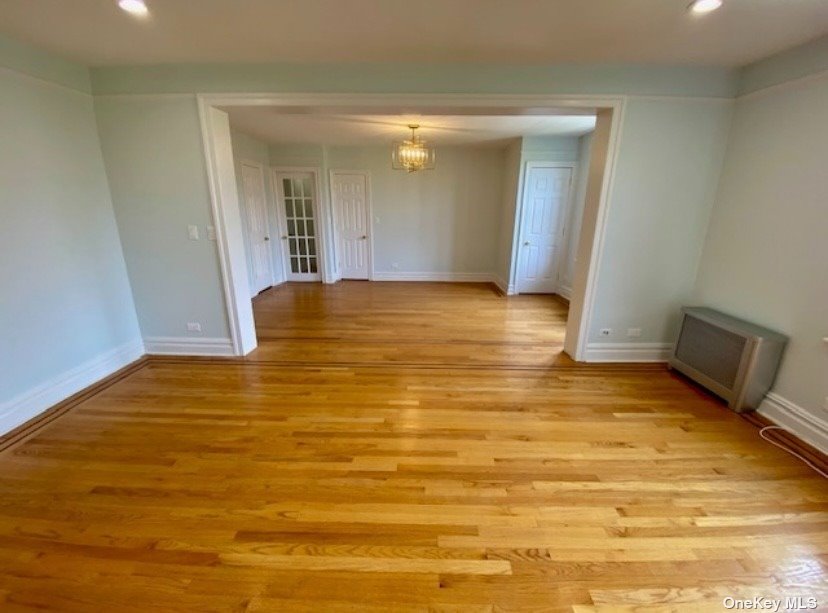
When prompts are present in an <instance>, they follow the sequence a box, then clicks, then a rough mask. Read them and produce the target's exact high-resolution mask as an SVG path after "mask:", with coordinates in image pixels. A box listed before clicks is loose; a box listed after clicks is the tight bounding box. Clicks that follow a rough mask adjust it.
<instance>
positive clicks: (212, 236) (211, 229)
mask: <svg viewBox="0 0 828 613" xmlns="http://www.w3.org/2000/svg"><path fill="white" fill-rule="evenodd" d="M207 240H208V241H214V240H216V227H215V226H207Z"/></svg>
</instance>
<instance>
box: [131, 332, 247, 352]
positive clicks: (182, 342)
mask: <svg viewBox="0 0 828 613" xmlns="http://www.w3.org/2000/svg"><path fill="white" fill-rule="evenodd" d="M144 346H145V347H146V351H147V354H149V355H196V356H198V355H206V356H232V355H235V352H234V351H233V341H232V339H229V338H187V337H186V336H150V337H147V338H145V339H144Z"/></svg>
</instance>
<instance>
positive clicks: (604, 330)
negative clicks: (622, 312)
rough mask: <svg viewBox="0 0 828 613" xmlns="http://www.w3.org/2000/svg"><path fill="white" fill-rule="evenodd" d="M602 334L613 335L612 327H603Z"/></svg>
mask: <svg viewBox="0 0 828 613" xmlns="http://www.w3.org/2000/svg"><path fill="white" fill-rule="evenodd" d="M601 336H612V328H601Z"/></svg>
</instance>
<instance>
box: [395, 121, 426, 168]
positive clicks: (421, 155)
mask: <svg viewBox="0 0 828 613" xmlns="http://www.w3.org/2000/svg"><path fill="white" fill-rule="evenodd" d="M408 127H409V128H411V138H410V139H409V140H404V141H400V142H398V143H394V149H393V151H392V152H391V168H393V169H394V170H405V171H407V172H417V171H418V170H431V169H432V168H434V162H435V152H434V147H428V146H426V142H425V141H424V140H420V137H418V136H417V128H419V127H420V126H418V125H417V124H411V125H409V126H408Z"/></svg>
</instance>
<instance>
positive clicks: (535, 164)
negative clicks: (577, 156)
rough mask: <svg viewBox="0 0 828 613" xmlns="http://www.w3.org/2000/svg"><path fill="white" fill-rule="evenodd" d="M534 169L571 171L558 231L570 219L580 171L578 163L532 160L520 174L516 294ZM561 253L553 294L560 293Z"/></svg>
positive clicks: (518, 290)
mask: <svg viewBox="0 0 828 613" xmlns="http://www.w3.org/2000/svg"><path fill="white" fill-rule="evenodd" d="M533 168H568V169H569V186H568V188H567V194H566V202H565V203H564V206H563V207H562V210H560V211H558V229H563V228H565V227H566V223H567V222H568V219H569V211H570V210H571V208H572V197H573V195H572V192H573V189H572V186H573V185H574V183H575V173H576V172H577V170H578V163H577V162H544V161H541V160H530V161H528V162H526V163H525V164H524V166H523V169H522V172H521V173H520V187H519V190H520V193H519V196H518V199H517V210H516V211H515V232H514V236H515V240H514V241H513V243H512V244H513V245H514V247H515V248H514V254H513V257H512V261H513V262H514V263H515V274H514V279H515V293H516V294H520V275H519V272H520V263H521V261H522V258H523V242H524V241H523V230H524V229H525V226H526V211H527V207H526V194H527V191H526V182H527V181H528V180H529V171H530V170H532V169H533ZM561 246H563V240H561ZM561 261H562V258H561V253H560V251H559V252H558V256H557V261H556V262H555V291H554V292H553V293H556V294H557V293H558V281H560V272H561Z"/></svg>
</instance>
